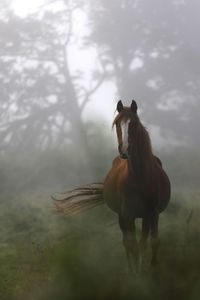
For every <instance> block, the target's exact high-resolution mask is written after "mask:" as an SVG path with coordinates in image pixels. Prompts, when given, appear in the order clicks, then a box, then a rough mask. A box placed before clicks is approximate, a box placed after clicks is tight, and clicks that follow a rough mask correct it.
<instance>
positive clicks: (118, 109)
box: [117, 100, 124, 113]
mask: <svg viewBox="0 0 200 300" xmlns="http://www.w3.org/2000/svg"><path fill="white" fill-rule="evenodd" d="M123 109H124V106H123V104H122V101H121V100H119V101H118V103H117V111H118V112H119V113H120V111H122V110H123Z"/></svg>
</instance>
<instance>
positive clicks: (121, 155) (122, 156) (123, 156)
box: [120, 153, 128, 159]
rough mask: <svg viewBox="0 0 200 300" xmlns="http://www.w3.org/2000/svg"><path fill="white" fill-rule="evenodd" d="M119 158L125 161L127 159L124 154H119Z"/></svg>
mask: <svg viewBox="0 0 200 300" xmlns="http://www.w3.org/2000/svg"><path fill="white" fill-rule="evenodd" d="M120 158H122V159H127V158H128V155H126V154H124V153H121V154H120Z"/></svg>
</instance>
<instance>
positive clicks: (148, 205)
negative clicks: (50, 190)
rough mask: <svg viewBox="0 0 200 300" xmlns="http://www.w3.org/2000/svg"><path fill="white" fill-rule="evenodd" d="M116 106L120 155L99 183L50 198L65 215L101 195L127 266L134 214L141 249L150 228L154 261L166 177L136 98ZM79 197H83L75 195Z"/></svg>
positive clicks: (133, 245) (132, 251)
mask: <svg viewBox="0 0 200 300" xmlns="http://www.w3.org/2000/svg"><path fill="white" fill-rule="evenodd" d="M117 111H118V113H119V114H118V115H117V116H116V118H115V120H114V122H113V126H116V131H117V138H118V149H119V154H120V155H119V156H117V157H116V158H115V159H114V161H113V164H112V168H111V170H110V171H109V173H108V175H107V176H106V179H105V181H104V184H103V188H102V187H99V183H96V184H91V185H86V186H83V187H80V188H77V189H74V190H72V191H69V192H67V197H66V198H65V199H61V200H56V199H55V198H53V199H54V200H56V201H57V202H56V210H57V211H58V212H62V213H63V212H64V213H66V214H67V215H74V214H76V213H80V212H82V211H84V210H86V209H88V208H91V207H95V206H96V205H99V204H100V203H103V201H102V199H104V200H105V201H106V203H107V204H108V206H109V207H110V208H111V209H112V210H113V211H114V212H116V213H117V214H118V216H119V225H120V228H121V230H122V233H123V243H124V246H125V249H126V254H127V258H128V263H129V267H130V269H132V264H131V257H132V258H133V259H134V260H135V263H136V271H137V269H138V266H139V247H138V244H137V240H136V228H135V219H136V218H142V237H141V240H140V248H141V251H142V254H143V251H144V249H145V248H146V244H147V238H148V235H149V233H151V245H152V260H151V263H152V265H155V264H156V261H157V251H158V247H159V238H158V218H159V213H161V212H162V211H163V210H164V209H165V208H166V206H167V204H168V202H169V199H170V182H169V179H168V177H167V175H166V173H165V171H164V170H163V168H162V164H161V161H160V159H159V158H158V157H156V156H154V155H153V153H152V148H151V141H150V138H149V134H148V132H147V130H146V129H145V127H144V126H143V125H142V123H141V122H140V120H139V117H138V115H137V104H136V102H135V101H134V100H133V101H132V104H131V107H124V106H123V104H122V102H121V101H119V102H118V104H117ZM102 196H103V197H102ZM80 197H86V199H81V200H78V201H74V199H76V198H80ZM142 257H143V255H142Z"/></svg>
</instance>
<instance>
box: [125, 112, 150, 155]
mask: <svg viewBox="0 0 200 300" xmlns="http://www.w3.org/2000/svg"><path fill="white" fill-rule="evenodd" d="M138 120H139V118H138ZM131 130H135V133H132V132H131ZM130 134H133V135H134V137H135V142H136V144H137V149H138V152H139V154H140V155H141V156H143V157H146V158H147V159H149V158H150V157H151V156H152V146H151V140H150V137H149V133H148V131H147V129H146V128H145V126H144V125H143V124H142V123H141V122H140V120H139V122H138V125H137V128H136V129H132V128H130Z"/></svg>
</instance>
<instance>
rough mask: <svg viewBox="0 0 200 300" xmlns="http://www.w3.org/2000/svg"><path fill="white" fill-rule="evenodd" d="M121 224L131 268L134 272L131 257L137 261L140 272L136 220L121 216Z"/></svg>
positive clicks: (136, 266)
mask: <svg viewBox="0 0 200 300" xmlns="http://www.w3.org/2000/svg"><path fill="white" fill-rule="evenodd" d="M119 226H120V228H121V230H122V233H123V244H124V247H125V250H126V255H127V260H128V266H129V270H130V271H131V272H132V271H133V268H132V262H131V257H132V258H133V259H134V262H135V270H136V273H137V272H138V266H139V252H138V245H137V239H136V229H135V220H133V219H131V218H130V217H124V216H119Z"/></svg>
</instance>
